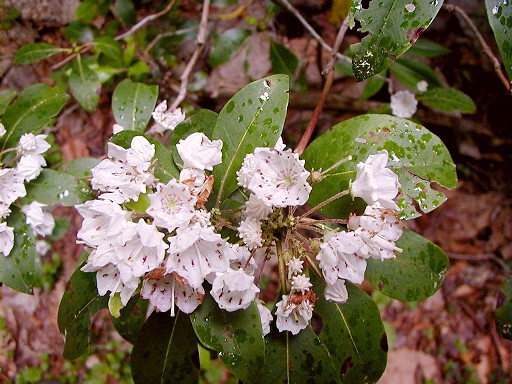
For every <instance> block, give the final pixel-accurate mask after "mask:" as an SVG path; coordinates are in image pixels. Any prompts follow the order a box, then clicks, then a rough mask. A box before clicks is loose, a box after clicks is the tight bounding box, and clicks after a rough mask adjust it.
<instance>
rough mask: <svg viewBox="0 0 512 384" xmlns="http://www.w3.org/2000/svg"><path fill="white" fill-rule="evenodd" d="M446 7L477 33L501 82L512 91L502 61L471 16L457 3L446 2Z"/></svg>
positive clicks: (477, 37) (476, 35)
mask: <svg viewBox="0 0 512 384" xmlns="http://www.w3.org/2000/svg"><path fill="white" fill-rule="evenodd" d="M444 7H445V8H446V10H447V11H448V12H451V13H455V14H456V15H457V16H459V17H460V18H461V19H462V20H464V22H465V23H466V24H467V26H468V27H469V29H470V30H471V32H472V33H473V35H475V37H476V39H477V40H478V43H479V44H480V46H481V47H482V49H483V51H484V53H485V55H486V56H487V57H488V58H489V60H491V63H492V66H493V68H494V72H496V75H498V77H499V78H500V80H501V82H502V83H503V85H504V86H505V88H506V89H507V91H508V92H512V84H511V83H510V82H509V81H508V79H507V76H505V74H504V73H503V70H502V68H501V63H500V61H499V60H498V59H497V58H496V56H495V55H494V53H493V52H492V50H491V48H490V47H489V45H488V44H487V43H486V41H485V40H484V38H483V36H482V34H481V33H480V31H479V30H478V28H477V27H476V25H475V24H474V23H473V21H472V20H471V19H470V18H469V16H468V15H467V14H466V12H464V10H463V9H462V8H460V7H458V6H457V5H453V4H445V5H444Z"/></svg>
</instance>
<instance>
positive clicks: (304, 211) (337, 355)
mask: <svg viewBox="0 0 512 384" xmlns="http://www.w3.org/2000/svg"><path fill="white" fill-rule="evenodd" d="M131 84H133V83H131ZM129 85H130V84H126V83H125V84H123V85H122V87H123V88H122V89H123V92H124V93H127V96H126V97H128V95H129V94H130V86H129ZM137 86H138V87H142V88H144V87H146V86H144V85H143V84H138V85H137ZM123 92H120V91H118V90H116V98H117V102H119V101H120V100H122V98H123V95H124V93H123ZM154 104H156V103H154ZM154 104H153V105H152V106H151V108H155V105H154ZM287 104H288V78H287V77H286V76H284V75H274V76H270V77H267V78H265V79H262V80H258V81H255V82H253V83H251V84H249V85H247V86H246V87H245V88H243V89H242V90H241V91H239V92H238V93H237V94H236V95H235V96H234V97H233V98H232V99H231V100H229V101H228V102H227V103H226V105H225V106H224V108H223V109H222V110H221V111H220V113H219V114H216V113H214V112H211V111H205V110H201V111H197V112H195V113H193V114H190V116H188V117H187V118H186V119H185V120H184V121H181V120H182V113H181V111H166V104H159V105H158V106H157V107H156V109H155V111H154V113H153V119H154V122H153V123H152V126H151V127H149V129H148V131H147V132H148V133H153V134H155V137H156V138H155V137H151V136H150V135H148V133H144V132H145V131H146V129H145V128H146V126H147V125H148V123H149V119H150V117H149V116H148V115H147V114H146V115H145V116H144V117H140V118H141V119H142V121H134V122H133V124H132V127H133V128H134V129H118V133H116V134H115V135H114V136H113V137H112V139H111V140H110V142H109V143H108V151H107V158H105V159H104V160H102V161H101V162H99V163H98V164H97V165H96V166H94V167H93V168H92V170H91V174H92V177H91V186H92V188H93V189H94V190H95V191H96V194H97V195H96V198H95V199H92V200H89V201H86V202H84V203H82V204H78V205H76V208H77V210H78V212H79V214H80V215H81V216H82V217H83V223H82V227H81V229H80V230H79V232H78V242H80V243H83V244H85V246H86V252H85V254H84V258H83V261H82V263H81V264H80V266H78V268H77V270H76V272H75V273H74V275H73V276H72V278H71V281H70V284H69V287H68V289H67V291H66V293H65V295H64V297H63V299H62V302H61V308H60V313H59V326H60V328H61V330H62V332H63V334H64V336H65V339H66V346H65V354H66V356H67V357H69V358H75V357H78V356H80V355H82V354H83V353H85V352H86V351H87V346H88V345H89V342H90V330H89V327H90V323H89V319H90V316H91V315H93V314H94V313H95V312H96V311H97V310H99V309H101V308H108V309H109V310H110V313H111V314H112V316H113V320H114V325H115V326H116V328H117V330H118V331H119V333H120V334H121V335H123V336H124V337H125V338H126V339H127V340H129V341H131V342H133V343H134V348H133V352H132V372H133V377H134V380H135V382H136V383H149V382H197V380H198V375H199V368H200V367H199V366H196V363H195V362H194V361H195V357H194V356H195V355H196V354H198V353H199V354H200V356H202V358H203V359H204V356H205V355H204V353H203V351H204V350H205V349H206V350H210V351H211V352H212V353H213V354H214V355H215V356H216V357H217V358H218V359H220V361H221V362H223V363H224V365H225V366H226V368H227V369H228V370H229V371H230V372H231V373H232V374H233V375H234V376H236V377H237V378H239V379H240V380H241V381H242V382H247V383H255V382H264V383H275V382H282V381H287V382H294V383H296V382H307V381H308V380H309V379H312V380H314V381H315V382H322V383H324V382H341V381H343V382H354V383H358V382H375V381H376V380H377V379H378V378H379V377H380V375H381V374H382V372H383V370H384V367H385V365H386V334H385V332H384V327H383V324H382V321H381V319H380V315H379V312H378V310H377V307H376V305H375V304H374V302H373V301H372V299H371V298H370V297H369V296H368V295H367V293H366V292H365V291H363V290H362V288H361V285H360V284H361V283H363V281H365V280H367V281H369V282H370V283H371V284H372V285H373V287H374V289H376V290H379V291H381V292H382V293H383V294H385V295H388V296H390V297H393V298H396V299H400V300H406V301H417V300H421V299H424V298H426V297H428V296H430V295H431V294H433V293H434V292H435V291H436V290H437V289H438V288H439V286H440V284H441V282H442V280H443V277H444V273H445V272H446V269H447V266H448V260H447V257H446V255H445V254H444V253H443V252H442V251H441V250H440V249H439V248H438V247H437V246H435V245H434V244H432V243H431V242H429V241H428V240H426V239H424V238H423V237H421V236H419V235H417V234H415V233H413V232H411V231H409V230H407V229H405V225H404V222H405V221H406V220H408V219H410V218H414V217H417V216H419V215H421V214H422V213H424V212H428V211H430V210H432V209H434V208H436V207H437V206H439V205H440V204H441V203H442V202H443V201H444V200H445V197H444V195H443V194H442V193H441V192H438V191H437V190H434V189H432V188H431V185H430V183H431V182H436V183H438V184H440V185H443V186H445V187H447V188H452V187H454V186H455V184H456V175H455V167H454V164H453V162H452V160H451V158H450V155H449V153H448V151H447V150H446V147H445V146H444V145H443V143H442V142H441V141H440V140H439V139H438V138H437V137H436V136H435V135H433V134H432V133H431V132H429V131H428V130H427V129H426V128H424V127H422V126H421V125H419V124H416V123H413V122H412V121H409V120H405V119H403V118H399V117H393V116H388V115H363V116H359V117H356V118H353V119H350V120H346V121H344V122H342V123H340V124H338V125H336V126H334V127H333V128H332V129H331V130H329V131H327V132H325V133H323V134H322V135H320V136H318V137H317V138H316V139H315V140H314V141H313V142H312V143H311V144H310V145H309V146H308V147H307V148H306V150H305V151H304V153H302V154H299V153H296V152H294V151H293V150H292V149H291V148H287V147H286V144H285V143H283V140H282V138H281V134H282V130H283V126H284V122H285V117H286V110H287ZM114 108H115V106H114ZM166 114H169V116H167V115H166ZM114 115H115V114H114ZM136 119H137V118H136ZM122 123H123V121H122V120H121V119H120V118H118V119H117V124H118V125H120V126H122ZM176 124H177V126H175V125H176ZM161 126H164V127H165V128H166V130H167V131H172V136H171V139H170V144H167V145H164V144H162V142H160V141H159V140H157V139H163V137H164V136H162V135H161V132H163V130H162V128H161ZM141 127H142V128H141ZM155 127H157V128H155ZM162 141H163V140H162ZM33 210H34V212H36V210H37V212H39V211H41V212H43V213H42V214H43V215H44V207H42V206H34V208H33ZM34 216H36V214H35V213H34ZM39 217H41V213H40V212H39ZM39 228H40V231H41V233H44V230H45V229H44V228H45V225H42V224H41V225H40V226H39ZM7 239H8V238H7ZM5 242H7V241H5Z"/></svg>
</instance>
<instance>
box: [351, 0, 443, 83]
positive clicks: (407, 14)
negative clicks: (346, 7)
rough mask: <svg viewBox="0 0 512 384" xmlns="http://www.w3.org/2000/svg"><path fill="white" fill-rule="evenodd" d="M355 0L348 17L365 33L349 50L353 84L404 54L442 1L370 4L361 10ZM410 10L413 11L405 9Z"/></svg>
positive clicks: (360, 6)
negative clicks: (358, 24) (354, 79)
mask: <svg viewBox="0 0 512 384" xmlns="http://www.w3.org/2000/svg"><path fill="white" fill-rule="evenodd" d="M361 2H362V0H357V1H355V2H354V5H353V7H352V9H351V12H352V16H353V17H355V18H356V19H357V20H359V22H360V23H361V28H360V29H359V32H368V33H369V34H368V35H367V36H366V37H365V38H363V40H362V41H361V43H358V44H354V45H352V46H351V51H352V53H353V60H352V69H353V71H354V76H355V77H356V79H357V80H364V79H367V78H368V77H370V76H372V75H375V74H376V73H379V72H382V71H383V70H384V69H386V68H388V67H389V65H390V64H391V63H392V62H393V60H395V58H397V57H399V56H400V55H402V54H403V53H404V52H405V51H407V50H408V49H409V48H410V47H411V46H412V45H413V44H414V42H415V41H416V40H417V39H418V38H419V36H420V35H421V33H422V32H423V31H424V30H425V29H426V28H427V27H428V26H429V25H430V23H431V22H432V20H433V19H434V17H435V16H436V15H437V12H439V9H441V6H442V5H443V0H436V1H435V2H432V1H430V0H416V1H409V0H389V1H370V3H369V5H368V8H366V9H365V8H363V6H362V4H361ZM411 5H412V6H413V7H414V9H413V10H411V9H410V8H409V9H408V8H406V6H407V7H410V6H411Z"/></svg>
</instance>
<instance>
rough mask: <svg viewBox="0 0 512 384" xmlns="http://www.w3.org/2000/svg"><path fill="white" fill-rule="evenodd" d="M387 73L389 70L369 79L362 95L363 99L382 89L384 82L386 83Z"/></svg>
mask: <svg viewBox="0 0 512 384" xmlns="http://www.w3.org/2000/svg"><path fill="white" fill-rule="evenodd" d="M386 73H387V71H384V72H382V73H380V74H378V75H375V76H372V77H370V78H369V79H368V81H367V82H366V85H365V87H364V90H363V94H362V95H361V99H362V100H366V99H369V98H370V97H372V96H374V95H376V94H377V93H378V92H379V91H380V90H381V88H382V87H383V86H384V84H386Z"/></svg>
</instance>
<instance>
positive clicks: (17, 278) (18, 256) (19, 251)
mask: <svg viewBox="0 0 512 384" xmlns="http://www.w3.org/2000/svg"><path fill="white" fill-rule="evenodd" d="M11 209H12V213H11V214H10V215H9V217H8V218H7V220H6V221H7V225H8V226H9V227H11V228H13V229H14V246H13V248H12V250H11V253H10V254H9V256H4V255H3V254H2V253H0V283H3V284H5V285H7V286H9V287H11V288H13V289H15V290H17V291H20V292H23V293H32V287H33V286H34V285H35V283H37V282H38V280H39V276H38V275H36V271H35V268H36V266H35V259H36V258H38V257H39V256H38V255H37V254H36V247H35V242H36V239H35V236H34V231H33V230H32V228H30V226H29V225H28V224H27V223H26V218H25V215H24V214H23V213H21V212H20V211H19V210H18V209H15V208H11Z"/></svg>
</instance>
